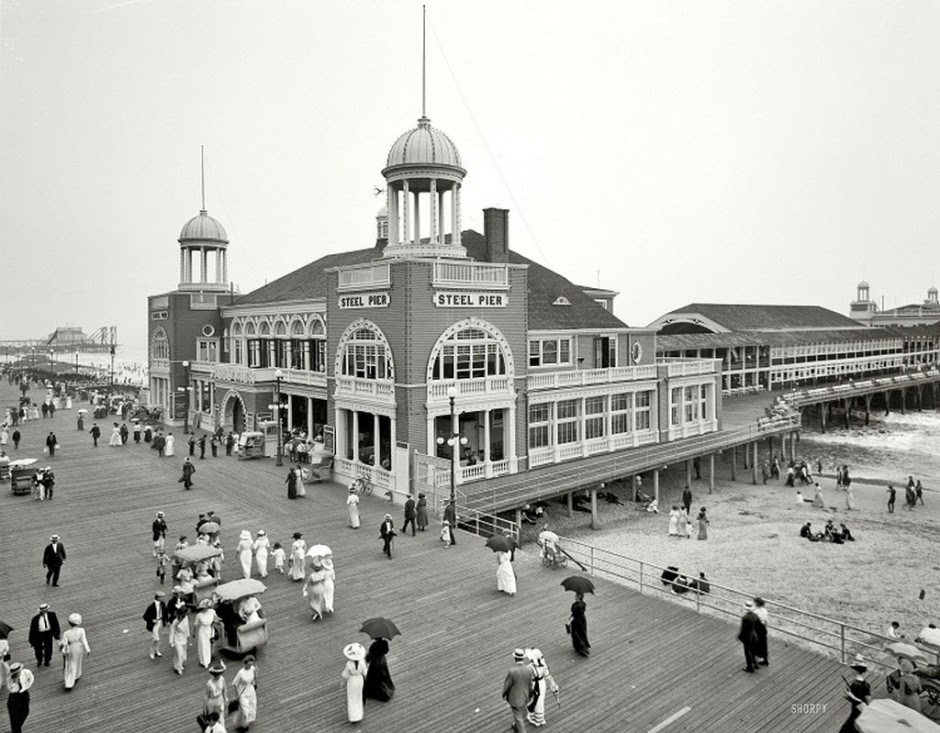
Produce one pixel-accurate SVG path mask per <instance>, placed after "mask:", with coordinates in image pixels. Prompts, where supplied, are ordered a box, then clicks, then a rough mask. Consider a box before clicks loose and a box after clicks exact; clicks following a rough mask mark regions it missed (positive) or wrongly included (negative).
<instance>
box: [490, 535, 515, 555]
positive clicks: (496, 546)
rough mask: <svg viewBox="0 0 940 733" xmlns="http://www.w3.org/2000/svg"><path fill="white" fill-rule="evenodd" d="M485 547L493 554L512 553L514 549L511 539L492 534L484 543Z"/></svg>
mask: <svg viewBox="0 0 940 733" xmlns="http://www.w3.org/2000/svg"><path fill="white" fill-rule="evenodd" d="M486 546H487V547H489V548H490V549H491V550H492V551H493V552H512V550H513V548H514V547H515V543H514V542H513V540H512V538H511V537H506V536H504V535H501V534H494V535H493V536H492V537H490V538H489V539H488V540H487V541H486Z"/></svg>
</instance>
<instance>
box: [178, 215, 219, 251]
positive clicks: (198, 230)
mask: <svg viewBox="0 0 940 733" xmlns="http://www.w3.org/2000/svg"><path fill="white" fill-rule="evenodd" d="M184 242H216V243H222V244H228V235H227V234H226V233H225V227H223V226H222V225H221V224H220V223H219V221H218V220H217V219H213V218H212V217H211V216H209V213H208V212H207V211H206V210H205V209H202V210H201V211H200V212H199V215H198V216H194V217H193V218H192V219H190V220H189V221H187V222H186V223H185V224H184V225H183V230H182V231H181V232H180V237H179V243H180V244H183V243H184Z"/></svg>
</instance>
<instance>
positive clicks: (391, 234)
mask: <svg viewBox="0 0 940 733" xmlns="http://www.w3.org/2000/svg"><path fill="white" fill-rule="evenodd" d="M387 191H388V194H387V198H386V199H385V200H386V204H387V205H388V243H389V244H390V245H396V244H398V242H399V238H398V227H399V221H398V191H396V190H395V184H393V183H390V184H388V189H387Z"/></svg>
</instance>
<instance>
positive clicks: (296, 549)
mask: <svg viewBox="0 0 940 733" xmlns="http://www.w3.org/2000/svg"><path fill="white" fill-rule="evenodd" d="M306 555H307V543H306V542H305V541H304V533H303V532H294V542H293V543H292V544H291V546H290V579H291V580H303V579H304V562H306V560H305V558H306Z"/></svg>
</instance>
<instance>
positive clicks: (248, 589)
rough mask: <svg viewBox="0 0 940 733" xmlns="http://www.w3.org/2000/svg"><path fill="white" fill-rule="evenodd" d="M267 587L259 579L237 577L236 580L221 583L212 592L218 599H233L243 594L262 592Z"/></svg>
mask: <svg viewBox="0 0 940 733" xmlns="http://www.w3.org/2000/svg"><path fill="white" fill-rule="evenodd" d="M267 589H268V587H267V586H266V585H265V584H264V583H262V582H261V581H260V580H255V579H254V578H239V579H238V580H230V581H229V582H228V583H222V585H220V586H218V587H217V588H216V589H215V590H214V591H212V593H213V595H215V596H217V597H218V599H219V600H220V601H235V600H238V599H239V598H244V597H245V596H253V595H256V594H258V593H264V592H265V591H266V590H267Z"/></svg>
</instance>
